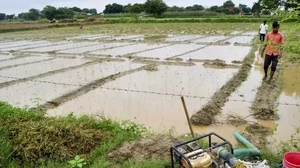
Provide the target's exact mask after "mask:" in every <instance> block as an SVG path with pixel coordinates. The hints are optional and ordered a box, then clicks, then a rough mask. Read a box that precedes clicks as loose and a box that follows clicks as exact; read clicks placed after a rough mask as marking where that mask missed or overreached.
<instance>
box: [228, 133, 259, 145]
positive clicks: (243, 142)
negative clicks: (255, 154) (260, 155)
mask: <svg viewBox="0 0 300 168" xmlns="http://www.w3.org/2000/svg"><path fill="white" fill-rule="evenodd" d="M233 135H234V137H235V138H236V139H237V140H239V141H240V142H242V144H244V145H245V146H246V147H247V148H252V149H257V148H256V147H255V146H254V145H253V144H252V143H250V142H249V141H248V140H247V139H246V138H244V137H243V136H242V135H241V134H240V133H239V132H237V131H233Z"/></svg>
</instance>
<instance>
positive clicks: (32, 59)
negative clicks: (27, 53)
mask: <svg viewBox="0 0 300 168" xmlns="http://www.w3.org/2000/svg"><path fill="white" fill-rule="evenodd" d="M49 58H50V57H37V56H32V57H24V58H20V59H15V60H7V61H2V62H0V68H1V67H6V66H11V65H17V64H25V63H29V62H35V61H41V60H46V59H49Z"/></svg>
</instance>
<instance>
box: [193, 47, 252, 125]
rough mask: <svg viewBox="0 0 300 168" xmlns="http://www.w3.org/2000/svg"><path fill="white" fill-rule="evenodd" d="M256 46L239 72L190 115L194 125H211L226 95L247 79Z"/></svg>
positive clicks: (220, 109)
mask: <svg viewBox="0 0 300 168" xmlns="http://www.w3.org/2000/svg"><path fill="white" fill-rule="evenodd" d="M257 49H258V46H257V45H255V46H254V47H253V48H252V50H251V52H250V53H249V54H248V55H247V56H246V58H245V59H244V61H243V65H242V66H241V68H240V70H239V72H238V73H237V74H236V75H235V76H233V78H231V79H230V80H229V81H228V82H227V83H226V84H225V85H224V86H223V87H222V88H220V89H219V90H218V91H217V92H216V93H215V94H214V95H213V96H212V98H211V100H210V101H209V102H208V103H207V104H206V105H205V106H204V107H203V108H202V109H201V110H200V111H199V112H197V113H196V114H194V115H192V117H191V121H192V123H193V124H195V125H211V124H213V123H215V116H216V115H217V114H219V113H221V111H222V107H223V106H224V105H225V103H226V101H227V99H228V97H229V96H230V95H231V94H232V93H233V92H234V91H235V90H236V89H237V88H238V87H239V86H240V85H241V84H242V83H243V82H244V81H246V80H247V77H248V73H249V71H250V70H251V67H252V63H253V61H254V59H255V51H256V50H257Z"/></svg>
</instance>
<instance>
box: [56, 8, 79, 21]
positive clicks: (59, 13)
mask: <svg viewBox="0 0 300 168" xmlns="http://www.w3.org/2000/svg"><path fill="white" fill-rule="evenodd" d="M73 16H74V11H73V10H72V9H70V8H66V7H64V8H58V9H57V10H56V14H55V19H69V18H73Z"/></svg>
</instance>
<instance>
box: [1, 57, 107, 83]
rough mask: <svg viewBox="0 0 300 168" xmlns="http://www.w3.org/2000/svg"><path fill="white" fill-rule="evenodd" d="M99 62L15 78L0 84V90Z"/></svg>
mask: <svg viewBox="0 0 300 168" xmlns="http://www.w3.org/2000/svg"><path fill="white" fill-rule="evenodd" d="M100 62H102V61H99V60H97V61H91V62H87V63H84V64H80V65H77V66H71V67H68V68H63V69H58V70H54V71H49V72H45V73H41V74H38V75H34V76H30V77H27V78H15V79H14V80H12V81H9V82H4V83H0V89H2V88H5V87H8V86H11V85H15V84H18V83H23V82H27V81H34V80H36V79H39V78H43V77H47V76H51V75H54V74H58V73H62V72H67V71H70V70H74V69H79V68H82V67H86V66H90V65H94V64H97V63H100Z"/></svg>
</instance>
